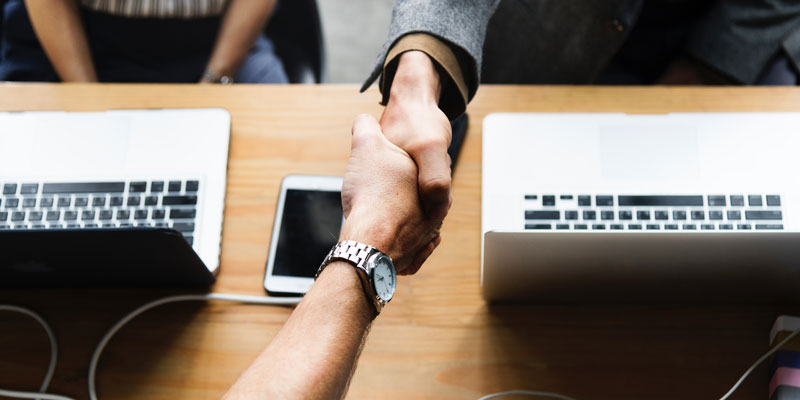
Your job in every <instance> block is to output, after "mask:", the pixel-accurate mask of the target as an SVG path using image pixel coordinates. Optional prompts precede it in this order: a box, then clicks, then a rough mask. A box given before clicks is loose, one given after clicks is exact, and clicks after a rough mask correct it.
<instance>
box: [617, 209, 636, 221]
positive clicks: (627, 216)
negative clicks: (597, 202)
mask: <svg viewBox="0 0 800 400" xmlns="http://www.w3.org/2000/svg"><path fill="white" fill-rule="evenodd" d="M619 219H621V220H631V219H633V213H631V212H630V211H620V212H619Z"/></svg>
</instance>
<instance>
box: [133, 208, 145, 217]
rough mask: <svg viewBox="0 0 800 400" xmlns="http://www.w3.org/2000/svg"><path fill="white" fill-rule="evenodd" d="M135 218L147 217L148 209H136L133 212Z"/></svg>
mask: <svg viewBox="0 0 800 400" xmlns="http://www.w3.org/2000/svg"><path fill="white" fill-rule="evenodd" d="M133 219H147V210H136V211H134V212H133Z"/></svg>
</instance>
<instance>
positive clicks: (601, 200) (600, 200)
mask: <svg viewBox="0 0 800 400" xmlns="http://www.w3.org/2000/svg"><path fill="white" fill-rule="evenodd" d="M594 202H595V205H598V206H613V205H614V196H595V198H594Z"/></svg>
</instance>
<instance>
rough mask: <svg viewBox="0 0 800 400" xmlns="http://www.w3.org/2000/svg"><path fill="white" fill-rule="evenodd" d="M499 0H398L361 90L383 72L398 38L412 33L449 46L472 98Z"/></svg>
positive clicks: (476, 87)
mask: <svg viewBox="0 0 800 400" xmlns="http://www.w3.org/2000/svg"><path fill="white" fill-rule="evenodd" d="M499 1H500V0H395V2H394V8H393V10H392V24H391V26H390V28H389V39H388V40H387V41H386V43H385V44H384V45H383V49H382V50H381V52H380V54H379V55H378V59H377V61H376V62H375V67H374V68H373V70H372V73H371V74H370V76H369V78H367V80H366V82H364V85H363V86H362V87H361V91H362V92H363V91H364V90H366V89H367V88H368V87H369V85H371V84H372V82H374V81H375V79H377V78H378V76H380V74H381V71H383V65H384V62H385V60H386V55H387V54H388V52H389V50H390V49H391V48H392V46H393V45H394V43H395V42H397V40H398V39H400V38H401V37H403V36H404V35H406V34H409V33H416V32H421V33H427V34H430V35H433V36H435V37H437V38H438V39H440V40H442V41H443V42H445V43H447V44H449V45H450V46H451V48H452V49H453V51H454V52H455V53H457V56H459V62H460V63H461V64H462V65H461V68H462V71H463V73H464V79H465V80H466V83H467V86H468V88H469V99H472V97H473V96H474V95H475V92H476V91H477V89H478V82H480V70H481V57H482V51H483V41H484V38H485V36H486V26H487V25H488V23H489V18H490V17H491V16H492V14H493V13H494V10H495V8H496V7H497V4H498V3H499Z"/></svg>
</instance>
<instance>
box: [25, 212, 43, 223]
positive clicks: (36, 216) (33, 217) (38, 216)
mask: <svg viewBox="0 0 800 400" xmlns="http://www.w3.org/2000/svg"><path fill="white" fill-rule="evenodd" d="M41 220H42V212H41V211H31V212H29V213H28V221H41Z"/></svg>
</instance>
